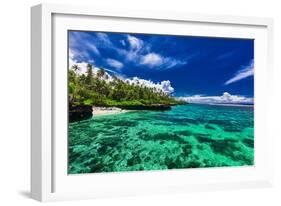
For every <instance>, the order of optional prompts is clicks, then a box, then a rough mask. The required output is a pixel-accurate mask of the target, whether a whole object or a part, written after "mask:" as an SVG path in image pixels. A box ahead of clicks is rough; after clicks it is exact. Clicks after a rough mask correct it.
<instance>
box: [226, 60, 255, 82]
mask: <svg viewBox="0 0 281 206" xmlns="http://www.w3.org/2000/svg"><path fill="white" fill-rule="evenodd" d="M253 75H254V61H253V60H251V61H250V62H249V64H248V65H246V66H242V68H241V69H240V70H239V71H238V72H237V73H236V74H235V75H234V77H232V78H231V79H229V80H227V81H226V82H225V83H224V85H228V84H231V83H234V82H237V81H240V80H242V79H245V78H247V77H250V76H253Z"/></svg>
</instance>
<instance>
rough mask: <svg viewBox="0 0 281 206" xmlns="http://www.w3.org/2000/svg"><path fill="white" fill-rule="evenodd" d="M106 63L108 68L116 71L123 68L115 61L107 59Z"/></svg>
mask: <svg viewBox="0 0 281 206" xmlns="http://www.w3.org/2000/svg"><path fill="white" fill-rule="evenodd" d="M106 62H107V64H108V65H109V66H111V67H114V68H116V69H121V68H122V67H123V66H124V65H123V64H122V63H121V62H119V61H117V60H115V59H107V60H106Z"/></svg>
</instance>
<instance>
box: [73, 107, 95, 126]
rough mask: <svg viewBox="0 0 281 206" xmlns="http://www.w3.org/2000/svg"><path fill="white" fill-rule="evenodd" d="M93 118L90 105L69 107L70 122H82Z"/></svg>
mask: <svg viewBox="0 0 281 206" xmlns="http://www.w3.org/2000/svg"><path fill="white" fill-rule="evenodd" d="M92 116H93V109H92V106H88V105H79V106H74V105H69V112H68V118H69V122H75V121H81V120H85V119H89V118H91V117H92Z"/></svg>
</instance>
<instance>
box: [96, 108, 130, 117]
mask: <svg viewBox="0 0 281 206" xmlns="http://www.w3.org/2000/svg"><path fill="white" fill-rule="evenodd" d="M125 112H128V110H125V109H120V108H118V107H93V116H103V115H111V114H122V113H125Z"/></svg>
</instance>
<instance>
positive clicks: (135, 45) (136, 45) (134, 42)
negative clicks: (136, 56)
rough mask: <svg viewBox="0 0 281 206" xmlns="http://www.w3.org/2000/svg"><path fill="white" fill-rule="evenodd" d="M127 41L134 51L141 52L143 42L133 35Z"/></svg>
mask: <svg viewBox="0 0 281 206" xmlns="http://www.w3.org/2000/svg"><path fill="white" fill-rule="evenodd" d="M127 40H128V42H129V44H130V47H131V49H133V50H140V49H141V48H142V46H143V41H142V40H141V39H138V38H136V37H134V36H132V35H128V36H127Z"/></svg>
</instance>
